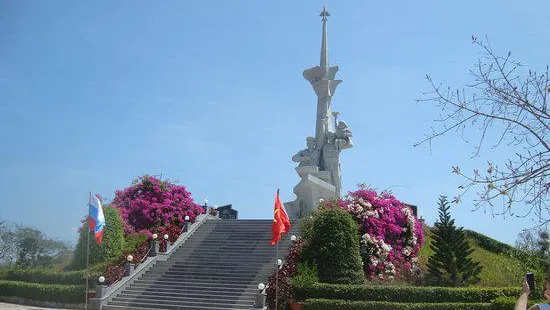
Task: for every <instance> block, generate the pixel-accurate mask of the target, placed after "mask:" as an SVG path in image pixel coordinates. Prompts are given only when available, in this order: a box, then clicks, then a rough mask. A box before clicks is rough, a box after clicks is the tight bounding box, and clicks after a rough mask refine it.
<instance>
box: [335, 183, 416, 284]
mask: <svg viewBox="0 0 550 310" xmlns="http://www.w3.org/2000/svg"><path fill="white" fill-rule="evenodd" d="M335 203H337V204H338V206H339V207H341V208H343V209H344V210H346V211H348V212H349V213H350V214H351V215H352V216H353V218H354V219H355V220H356V222H357V223H358V225H359V233H360V246H361V247H360V249H361V258H362V260H363V269H364V272H365V276H366V277H367V278H370V279H371V280H372V279H374V278H379V279H392V278H393V277H395V276H396V275H399V273H400V272H402V271H411V269H412V267H413V265H415V264H416V262H417V260H418V258H417V257H418V252H419V250H420V247H421V246H422V244H423V243H424V231H423V229H422V223H421V222H420V221H418V219H417V218H416V216H414V215H413V213H412V210H411V209H410V208H409V207H408V206H406V205H405V204H403V203H402V202H401V201H399V200H397V199H396V198H395V197H394V196H393V195H391V194H390V193H388V192H382V193H380V194H378V193H377V192H376V191H375V190H372V189H365V188H360V189H359V190H358V191H355V192H350V193H349V194H348V196H347V197H346V198H345V199H340V200H338V201H337V202H335V201H334V202H325V203H324V204H327V206H328V204H335Z"/></svg>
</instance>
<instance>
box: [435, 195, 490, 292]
mask: <svg viewBox="0 0 550 310" xmlns="http://www.w3.org/2000/svg"><path fill="white" fill-rule="evenodd" d="M449 209H450V206H449V204H448V202H447V198H446V197H445V196H441V197H440V198H439V221H438V222H436V223H435V228H434V231H433V235H432V239H433V240H432V244H431V249H432V250H433V251H434V254H433V255H432V256H431V257H429V258H428V275H427V277H426V281H427V283H429V284H435V285H443V286H465V285H468V284H474V283H477V282H479V280H480V278H479V274H480V272H481V269H482V266H481V265H480V264H479V262H474V261H473V260H472V259H471V258H470V257H468V256H469V255H470V254H472V252H473V251H474V250H473V249H472V248H471V247H470V244H469V243H468V240H467V239H466V234H465V233H464V232H463V230H462V227H460V228H457V227H456V226H455V223H454V220H453V219H452V218H451V214H450V213H449Z"/></svg>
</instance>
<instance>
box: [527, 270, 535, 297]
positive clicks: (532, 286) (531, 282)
mask: <svg viewBox="0 0 550 310" xmlns="http://www.w3.org/2000/svg"><path fill="white" fill-rule="evenodd" d="M525 280H527V284H529V291H531V293H532V292H533V291H534V290H535V275H533V273H532V272H528V273H527V275H526V276H525Z"/></svg>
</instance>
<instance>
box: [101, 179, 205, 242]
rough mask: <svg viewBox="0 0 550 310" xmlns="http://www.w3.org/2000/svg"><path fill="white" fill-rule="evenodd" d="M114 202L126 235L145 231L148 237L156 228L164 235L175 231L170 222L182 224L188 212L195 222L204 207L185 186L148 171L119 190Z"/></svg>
mask: <svg viewBox="0 0 550 310" xmlns="http://www.w3.org/2000/svg"><path fill="white" fill-rule="evenodd" d="M111 205H112V206H113V207H116V208H118V209H119V210H120V214H121V215H122V218H123V219H124V222H125V225H124V232H125V234H126V235H129V234H132V233H135V232H144V233H145V234H147V236H149V237H151V235H152V234H153V233H154V232H156V233H157V234H159V235H161V233H162V235H163V234H164V232H167V233H169V232H173V231H176V230H177V229H174V228H172V227H171V226H176V227H182V225H183V222H184V219H185V216H189V220H190V222H194V221H195V217H196V216H197V215H199V214H201V213H202V211H203V209H202V207H200V206H199V205H198V204H196V203H195V202H194V201H193V199H192V198H191V194H190V193H189V192H188V191H186V190H185V187H184V186H181V185H175V184H173V183H171V182H170V181H161V180H159V179H157V178H155V177H151V176H148V175H144V176H142V177H139V178H138V179H137V180H135V181H134V182H133V184H132V186H130V187H128V188H125V189H124V190H122V191H120V190H117V191H116V192H115V198H114V199H113V201H112V203H111ZM162 235H161V236H162ZM169 235H171V234H170V233H169ZM171 237H172V236H171ZM175 237H176V238H177V236H175Z"/></svg>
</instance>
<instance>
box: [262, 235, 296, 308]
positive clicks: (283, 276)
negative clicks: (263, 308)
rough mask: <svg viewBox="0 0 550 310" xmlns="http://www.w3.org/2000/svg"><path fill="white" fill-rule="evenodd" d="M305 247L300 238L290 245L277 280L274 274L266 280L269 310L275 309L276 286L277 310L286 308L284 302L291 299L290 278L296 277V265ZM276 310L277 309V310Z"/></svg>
mask: <svg viewBox="0 0 550 310" xmlns="http://www.w3.org/2000/svg"><path fill="white" fill-rule="evenodd" d="M304 246H305V240H304V239H302V238H300V239H298V240H296V241H294V243H293V244H292V247H291V248H290V250H289V251H288V255H287V257H286V259H285V261H284V263H283V265H282V266H281V269H279V276H278V277H279V278H278V280H276V278H275V272H273V274H272V275H270V276H269V278H268V280H267V283H268V284H267V288H266V293H267V298H266V301H267V307H268V309H270V310H274V309H275V287H276V285H275V284H277V287H278V290H277V297H278V298H277V306H278V308H279V309H285V308H286V301H287V300H289V299H291V298H292V297H293V294H292V285H291V282H290V281H291V280H290V279H291V278H292V277H293V276H294V275H296V272H297V271H298V264H300V257H301V255H302V250H303V248H304ZM277 310H278V309H277Z"/></svg>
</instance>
